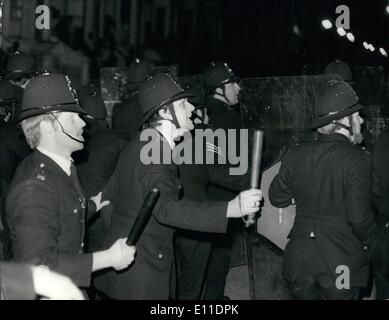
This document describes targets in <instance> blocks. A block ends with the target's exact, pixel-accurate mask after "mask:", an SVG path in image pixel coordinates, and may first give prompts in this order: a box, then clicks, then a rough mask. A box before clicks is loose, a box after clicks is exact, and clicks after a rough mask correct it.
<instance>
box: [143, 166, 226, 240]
mask: <svg viewBox="0 0 389 320" xmlns="http://www.w3.org/2000/svg"><path fill="white" fill-rule="evenodd" d="M141 168H142V169H141V170H142V174H141V176H142V181H141V184H142V192H143V194H144V195H146V194H147V193H148V192H149V190H151V189H152V188H153V187H157V188H158V189H159V190H160V192H161V195H160V198H159V200H158V202H157V204H156V206H155V208H154V210H153V215H154V217H155V219H156V220H157V221H158V222H160V223H161V224H166V225H169V226H173V227H178V228H182V229H188V230H193V231H203V232H216V233H224V232H226V229H227V221H228V219H227V217H226V215H227V205H228V203H227V202H225V201H220V202H217V201H205V202H196V201H190V200H186V199H181V200H179V197H178V188H177V185H176V183H175V179H174V170H175V169H176V167H175V165H166V164H152V165H142V166H141Z"/></svg>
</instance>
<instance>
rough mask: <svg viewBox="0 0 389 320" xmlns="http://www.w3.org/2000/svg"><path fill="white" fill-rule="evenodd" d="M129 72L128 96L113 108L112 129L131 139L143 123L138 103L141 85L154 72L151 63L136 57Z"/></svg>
mask: <svg viewBox="0 0 389 320" xmlns="http://www.w3.org/2000/svg"><path fill="white" fill-rule="evenodd" d="M128 74H129V77H128V83H127V85H126V91H127V92H126V95H127V97H125V98H124V100H123V102H122V103H120V104H117V105H115V106H114V108H113V112H112V129H113V130H114V131H115V132H117V133H119V134H121V135H123V137H124V138H125V139H127V140H130V139H132V138H133V137H135V136H136V134H137V132H138V130H139V128H140V126H141V125H142V119H143V115H142V110H141V109H140V107H139V103H138V93H139V85H140V84H141V83H142V82H143V81H145V80H146V79H147V78H148V77H149V76H150V75H151V74H152V68H151V64H150V63H149V62H148V61H146V60H140V59H135V60H134V61H132V62H131V64H130V67H129V70H128Z"/></svg>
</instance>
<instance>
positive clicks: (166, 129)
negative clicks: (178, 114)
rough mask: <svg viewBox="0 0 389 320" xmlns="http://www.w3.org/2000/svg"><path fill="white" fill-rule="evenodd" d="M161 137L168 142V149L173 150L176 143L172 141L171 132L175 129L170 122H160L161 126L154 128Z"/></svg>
mask: <svg viewBox="0 0 389 320" xmlns="http://www.w3.org/2000/svg"><path fill="white" fill-rule="evenodd" d="M156 130H158V131H159V132H160V133H161V134H162V135H163V137H164V138H165V139H166V141H167V142H168V144H169V146H170V148H171V149H172V150H173V149H174V147H175V146H176V143H175V142H174V140H173V137H172V136H173V130H176V129H175V126H174V125H173V124H172V123H171V122H170V121H163V120H162V121H161V125H160V126H158V127H157V128H156Z"/></svg>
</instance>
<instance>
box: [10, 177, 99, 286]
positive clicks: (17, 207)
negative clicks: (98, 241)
mask: <svg viewBox="0 0 389 320" xmlns="http://www.w3.org/2000/svg"><path fill="white" fill-rule="evenodd" d="M56 192H57V190H56V189H55V187H54V186H49V185H48V184H47V183H45V182H44V181H41V180H28V181H25V182H23V183H22V184H19V185H18V186H16V187H15V188H14V189H13V190H12V191H11V192H10V194H9V196H8V198H7V203H6V206H7V208H6V213H7V219H8V224H9V227H10V236H11V241H12V248H13V255H14V260H15V261H16V262H24V263H30V264H33V265H46V266H48V267H49V268H50V269H52V270H54V271H56V272H59V273H62V274H64V275H66V276H68V277H70V278H71V279H72V280H73V281H74V283H76V284H77V285H78V286H89V285H90V277H91V272H92V255H91V254H78V253H70V252H61V248H59V247H58V244H57V237H58V236H59V235H60V231H61V227H62V228H63V226H61V225H60V218H59V212H58V199H57V194H56Z"/></svg>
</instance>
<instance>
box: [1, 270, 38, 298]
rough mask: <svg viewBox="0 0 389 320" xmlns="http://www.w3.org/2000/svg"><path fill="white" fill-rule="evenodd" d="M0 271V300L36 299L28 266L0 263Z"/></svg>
mask: <svg viewBox="0 0 389 320" xmlns="http://www.w3.org/2000/svg"><path fill="white" fill-rule="evenodd" d="M0 271H1V272H0V300H34V299H35V298H36V294H35V290H34V281H33V278H32V269H31V266H30V265H28V264H18V263H3V262H0Z"/></svg>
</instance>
